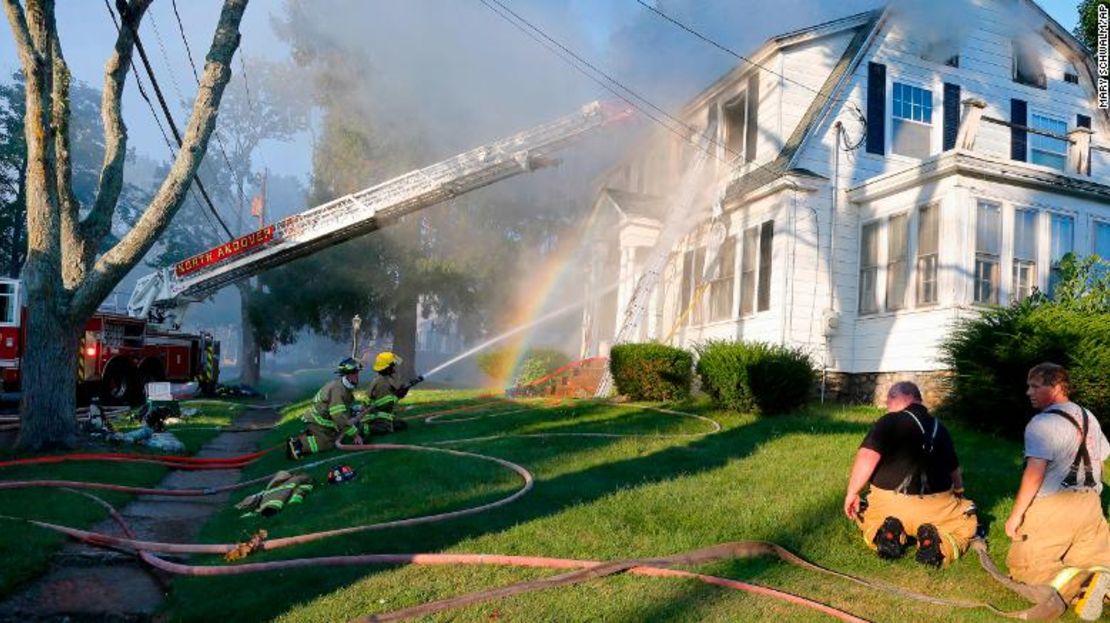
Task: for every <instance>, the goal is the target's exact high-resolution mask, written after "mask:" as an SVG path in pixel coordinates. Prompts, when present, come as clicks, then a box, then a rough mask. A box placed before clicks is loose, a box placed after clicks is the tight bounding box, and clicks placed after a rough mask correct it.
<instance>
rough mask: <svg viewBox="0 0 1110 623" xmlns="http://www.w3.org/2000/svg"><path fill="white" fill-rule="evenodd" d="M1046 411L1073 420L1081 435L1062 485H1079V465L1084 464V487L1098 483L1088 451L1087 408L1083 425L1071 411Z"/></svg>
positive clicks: (1072, 423) (1073, 424)
mask: <svg viewBox="0 0 1110 623" xmlns="http://www.w3.org/2000/svg"><path fill="white" fill-rule="evenodd" d="M1080 408H1082V407H1080ZM1044 412H1045V413H1054V414H1056V415H1059V416H1060V417H1062V418H1064V419H1065V420H1067V421H1068V422H1071V425H1072V426H1074V427H1075V430H1076V431H1078V432H1079V435H1080V438H1079V449H1078V450H1077V451H1076V452H1075V458H1074V459H1072V461H1071V467H1069V468H1068V475H1067V476H1066V477H1065V478H1064V481H1063V482H1062V483H1060V485H1061V486H1063V487H1067V488H1070V487H1077V486H1079V467H1080V465H1082V466H1083V485H1082V486H1084V487H1093V486H1095V484H1096V483H1095V476H1094V473H1093V472H1094V470H1093V468H1092V467H1091V455H1090V453H1089V452H1087V431H1088V429H1089V422H1090V418H1088V417H1087V415H1088V414H1087V410H1086V409H1083V425H1082V426H1080V425H1079V422H1076V421H1075V418H1073V417H1072V416H1071V415H1070V414H1069V413H1067V412H1066V411H1063V410H1061V409H1045V411H1044Z"/></svg>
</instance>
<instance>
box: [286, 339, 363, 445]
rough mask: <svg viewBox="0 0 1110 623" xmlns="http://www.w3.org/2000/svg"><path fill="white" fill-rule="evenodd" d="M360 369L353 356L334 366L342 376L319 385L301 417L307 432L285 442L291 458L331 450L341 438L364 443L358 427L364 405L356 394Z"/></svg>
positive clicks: (336, 371)
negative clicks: (321, 385)
mask: <svg viewBox="0 0 1110 623" xmlns="http://www.w3.org/2000/svg"><path fill="white" fill-rule="evenodd" d="M360 370H362V365H361V364H360V363H359V362H358V361H356V360H355V359H353V358H351V357H348V358H346V359H344V360H343V361H340V362H339V365H338V366H336V369H335V373H336V374H338V375H339V378H337V379H335V380H333V381H330V382H328V384H327V385H324V386H323V387H322V388H320V391H318V392H316V397H315V398H313V401H312V408H311V409H309V410H308V411H306V412H305V414H304V415H302V416H301V419H303V420H304V423H305V431H304V432H303V433H301V435H300V436H298V437H290V438H289V440H288V442H287V444H286V451H287V454H288V455H289V458H291V459H299V458H301V457H302V456H304V455H306V454H316V453H317V452H323V451H324V450H331V449H332V448H334V447H335V444H336V443H337V442H339V440H340V439H346V440H349V441H351V442H353V443H356V444H361V443H362V435H361V434H360V433H359V429H358V426H359V423H360V422H361V420H362V415H361V414H360V411H361V405H359V404H358V403H356V402H355V395H354V393H353V392H354V389H355V387H356V386H357V385H358V373H359V371H360Z"/></svg>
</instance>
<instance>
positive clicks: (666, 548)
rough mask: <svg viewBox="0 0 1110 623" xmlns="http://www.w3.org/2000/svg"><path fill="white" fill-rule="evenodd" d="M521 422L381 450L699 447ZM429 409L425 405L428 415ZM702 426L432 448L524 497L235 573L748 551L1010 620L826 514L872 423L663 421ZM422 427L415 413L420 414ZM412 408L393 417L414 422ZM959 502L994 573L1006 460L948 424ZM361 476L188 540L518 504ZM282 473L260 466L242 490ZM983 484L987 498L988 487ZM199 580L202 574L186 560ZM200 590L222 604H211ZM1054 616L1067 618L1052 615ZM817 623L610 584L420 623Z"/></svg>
mask: <svg viewBox="0 0 1110 623" xmlns="http://www.w3.org/2000/svg"><path fill="white" fill-rule="evenodd" d="M475 395H476V392H470V393H467V392H442V391H418V392H414V394H413V396H411V397H410V398H408V399H407V400H406V401H405V404H413V405H414V404H418V403H421V402H429V401H437V402H438V401H448V403H449V404H451V405H464V404H467V403H468V402H470V401H472V400H473V399H474V396H475ZM306 404H307V403H303V402H302V403H299V404H297V405H293V406H291V407H290V408H289V409H287V410H286V412H285V417H284V420H283V421H284V424H283V425H282V426H281V427H280V429H279V430H277V431H274V432H273V433H272V434H271V435H270V436H269V438H267V439H265V440H264V441H263V445H269V444H272V443H276V442H278V441H279V440H280V438H282V437H283V436H286V435H289V434H292V433H293V432H295V430H296V429H298V428H299V426H298V424H297V423H296V421H294V420H295V419H296V417H297V415H298V414H299V413H300V411H301V410H302V409H304V408H306ZM528 404H529V405H530V406H531V407H533V409H532V410H530V411H528V412H526V413H514V414H505V415H502V416H499V417H486V418H479V419H469V418H472V417H474V416H477V415H483V414H490V415H492V414H494V413H498V412H504V411H506V410H508V407H505V406H499V407H491V408H489V409H488V410H484V411H468V412H465V413H459V414H457V415H455V416H446V417H444V418H443V419H444V420H450V419H458V420H463V419H468V421H465V422H462V421H460V422H457V423H454V424H425V423H423V422H422V421H415V422H412V424H413V428H412V429H410V430H409V431H407V432H405V433H402V434H399V435H395V436H393V437H391V438H388V440H389V441H391V442H397V443H430V442H436V441H443V440H449V439H460V438H471V437H482V436H488V435H498V434H524V433H528V434H531V433H541V432H610V433H625V434H630V435H631V434H640V435H643V434H647V433H680V432H681V433H690V432H697V431H704V430H706V429H707V425H706V424H705V423H704V422H699V421H697V420H692V419H686V418H676V417H673V416H668V415H664V414H660V413H657V412H651V411H636V410H632V409H628V408H625V407H616V406H608V405H601V404H597V403H582V402H579V403H569V402H568V403H563V404H561V405H557V406H552V405H550V404H549V403H540V402H532V403H528ZM440 408H442V407H440ZM678 408H682V409H685V410H688V411H691V412H696V413H699V414H703V415H708V416H711V417H713V418H714V419H716V420H717V421H718V422H720V423H721V425H722V427H723V430H722V431H721V432H720V433H718V434H716V435H711V436H694V437H672V438H651V437H639V438H636V437H629V438H621V439H607V438H587V437H577V438H576V437H557V438H543V439H540V438H511V437H510V438H500V439H493V440H486V441H476V442H468V443H465V444H460V445H453V446H450V447H454V448H458V449H462V450H467V451H473V452H478V453H483V454H490V455H493V456H497V457H500V458H504V459H507V460H511V461H514V462H517V463H519V464H521V465H524V466H525V467H527V468H528V469H529V470H531V471H532V472H533V474H534V475H535V476H536V486H535V489H533V490H532V491H531V492H529V493H528V494H527V495H526V496H525V497H524V498H522V499H520V500H518V501H517V502H515V503H513V504H511V505H509V506H507V507H503V508H501V509H496V510H494V511H491V512H487V513H482V514H478V515H472V516H469V517H465V518H461V519H456V520H452V521H448V522H444V523H437V524H431V525H426V526H417V527H411V528H400V529H391V530H384V531H377V532H366V533H361V534H357V535H353V536H347V537H340V538H337V539H333V540H328V541H321V542H316V543H313V544H307V545H303V546H299V547H295V548H288V549H282V550H277V551H271V552H265V553H262V554H258V555H255V556H252V557H251V558H250V559H249V560H250V561H252V562H253V561H263V560H278V559H284V558H298V557H314V556H324V555H338V554H356V553H397V552H466V553H500V554H518V555H537V556H554V557H566V558H589V559H598V560H609V559H620V558H628V557H651V556H660V555H666V554H672V553H677V552H682V551H686V550H691V549H695V548H700V547H704V546H708V545H712V544H716V543H720V542H723V541H734V540H743V539H762V540H769V541H774V542H776V543H779V544H781V545H783V546H785V547H787V548H789V549H791V550H792V551H794V552H797V553H799V554H801V555H802V556H804V557H806V558H808V559H810V560H812V561H814V562H817V563H819V564H822V565H825V566H829V567H832V568H835V569H838V570H842V571H847V572H850V573H854V574H858V575H863V576H869V577H875V578H882V579H885V580H887V581H890V582H894V583H897V584H899V585H901V586H904V587H907V588H909V589H912V590H916V591H919V592H925V593H931V594H935V595H940V596H947V597H953V598H962V599H973V600H983V601H989V602H991V603H994V604H995V605H997V606H999V607H1002V608H1005V609H1018V608H1023V607H1025V604H1024V603H1023V602H1022V601H1021V600H1019V599H1018V598H1017V597H1015V596H1013V595H1011V594H1008V593H1007V592H1005V591H1004V590H1003V589H1002V588H1000V587H998V586H996V585H994V584H992V582H991V581H990V580H989V578H988V577H987V576H986V575H985V573H984V572H983V571H982V570H980V569H979V566H978V564H977V561H975V560H974V559H973V558H967V559H964V560H961V561H959V562H958V563H957V564H956V565H955V566H954V567H952V568H949V569H946V570H941V571H937V570H932V569H927V568H924V567H921V566H920V565H917V564H916V563H914V562H913V561H912V557H910V558H908V559H906V560H903V561H898V562H894V563H891V562H885V561H880V560H878V559H877V558H875V557H874V556H873V555H872V554H871V553H870V552H869V551H868V550H866V549H865V547H864V545H863V543H862V539H861V538H860V536H859V533H858V531H857V530H856V529H855V527H854V526H852V525H851V524H850V523H849V522H848V521H847V520H846V519H844V517H843V515H842V514H841V510H840V507H841V501H842V499H843V490H844V484H845V479H846V477H847V473H848V468H849V466H850V464H851V460H852V457H853V455H854V452H855V449H856V447H857V446H858V444H859V441H860V439H861V438H862V436H863V435H864V433H865V431H866V430H867V427H868V425H869V423H870V422H871V421H873V420H874V419H875V418H876V417H877V415H878V412H877V410H875V409H870V408H862V407H859V408H836V407H826V408H821V407H816V406H815V407H811V408H809V409H808V410H806V411H805V412H802V413H796V414H793V415H789V416H783V417H776V418H765V419H760V418H756V417H753V416H750V415H740V414H736V413H729V412H722V411H717V410H714V409H713V408H712V407H711V406H710V405H708V404H707V403H704V402H697V403H692V404H685V405H680V406H679V407H678ZM427 409H428V410H432V409H433V407H428V408H427ZM413 412H415V411H410V412H409V413H413ZM951 428H952V430H953V433H954V436H955V438H956V441H957V444H958V450H959V451H960V456H961V459H962V460H963V463H964V469H965V474H966V480H967V487H968V492H969V494H970V495H971V496H972V497H973V498H974V499H975V500H976V502H977V503H978V505H979V508H980V512H981V514H982V515H983V516H985V517H987V518H989V519H991V520H992V524H991V534H990V543H991V552H992V555H993V556H994V558H995V559H996V561H998V562H999V563H1000V565H1001V563H1002V562H1003V561H1004V559H1005V553H1006V550H1007V548H1008V540H1007V539H1006V537H1005V536H1004V534H1003V526H1002V523H1003V521H1002V520H1003V519H1004V518H1005V517H1006V515H1007V513H1008V511H1009V508H1010V506H1011V505H1012V496H1013V492H1014V491H1015V490H1016V488H1017V484H1018V479H1019V476H1020V471H1019V470H1020V455H1021V449H1020V446H1019V445H1017V444H1015V443H1011V442H1006V441H1001V440H998V439H996V438H992V437H988V436H985V435H981V434H978V433H974V432H970V431H968V430H966V429H964V428H962V427H960V426H957V425H952V426H951ZM336 461H337V462H340V461H342V462H345V463H349V464H351V465H352V466H354V467H355V469H356V470H358V471H359V477H358V479H357V480H355V481H353V482H352V483H348V484H343V485H327V484H323V480H324V471H325V469H326V466H321V467H318V468H316V469H314V470H312V472H311V473H312V474H313V475H314V476H315V477H316V478H317V482H318V483H320V485H319V486H317V488H316V490H315V491H314V492H313V493H312V494H311V496H310V497H309V499H308V500H307V501H306V503H305V504H304V505H303V506H301V507H293V508H291V509H289V510H287V511H285V512H283V513H282V514H279V515H277V516H275V517H273V518H270V519H241V518H239V517H238V513H237V512H236V511H234V510H233V509H230V508H229V509H228V510H227V511H226V512H224V513H222V514H218V515H216V516H215V517H213V518H212V520H211V521H210V522H209V523H208V524H207V525H206V526H205V528H204V529H203V531H202V535H201V538H202V540H203V541H204V542H229V541H236V540H240V539H242V538H243V537H244V536H245V535H247V534H249V533H251V532H252V531H254V530H257V529H258V528H260V527H265V528H266V529H267V530H269V531H270V534H271V536H288V535H293V534H299V533H303V532H308V531H315V530H322V529H328V528H336V527H342V526H348V525H353V524H364V523H372V522H379V521H386V520H391V519H400V518H404V517H411V516H415V515H423V514H428V513H434V512H442V511H445V510H452V509H458V508H463V507H468V506H473V505H477V504H481V503H484V502H488V501H491V500H493V499H497V498H500V497H502V496H505V495H507V494H509V493H510V492H512V491H514V490H516V488H517V487H518V486H519V481H518V480H517V479H516V478H515V476H513V475H512V474H511V473H509V472H507V471H504V470H502V469H501V468H499V467H497V466H494V465H491V464H488V463H484V462H481V461H477V460H473V459H463V458H456V457H449V456H437V455H425V454H422V453H408V452H383V453H373V454H365V455H360V456H355V457H345V458H340V457H339V455H338V454H336ZM286 465H288V463H287V462H286V461H285V459H284V458H283V457H279V456H269V457H266V459H264V460H263V461H260V462H259V463H258V464H255V465H253V466H251V467H250V468H248V470H247V471H246V472H245V473H244V477H254V476H259V475H263V474H266V473H268V472H271V471H273V470H276V469H280V468H281V467H283V466H286ZM988 483H989V486H988ZM194 562H195V563H197V564H220V561H219V560H218V559H217V558H215V557H196V558H195V559H194ZM699 571H703V572H706V573H711V574H716V575H723V576H727V577H731V578H736V579H740V580H745V581H750V582H754V583H758V584H765V585H769V586H774V587H777V588H781V589H784V590H787V591H790V592H793V593H796V594H800V595H804V596H807V597H810V598H813V599H817V600H819V601H823V602H825V603H828V604H831V605H834V606H837V607H840V608H843V609H846V610H849V611H851V612H853V613H855V614H858V615H859V616H862V617H864V618H867V619H870V620H874V621H924V620H967V621H988V620H995V618H996V617H993V616H992V615H990V614H989V613H987V612H984V611H961V612H955V613H954V612H951V611H949V610H948V609H946V608H942V607H938V606H933V605H928V604H922V603H906V602H902V601H899V600H897V599H894V598H893V597H890V596H888V595H885V594H878V593H874V592H871V591H868V590H866V589H864V588H861V587H859V586H856V585H854V584H850V583H847V582H845V581H841V580H837V579H834V578H828V577H824V576H818V575H815V574H813V573H810V572H807V571H803V570H800V569H797V568H794V567H791V566H789V565H786V564H783V563H779V562H777V561H774V560H749V561H728V562H721V563H717V564H713V565H708V566H705V567H703V568H701V569H699ZM550 573H551V572H547V571H539V570H527V569H513V568H494V567H454V568H439V567H419V566H408V567H390V568H385V567H378V568H372V567H367V568H357V569H356V568H315V569H304V570H297V571H291V572H268V573H262V574H254V575H244V576H233V577H222V578H219V579H208V578H179V579H177V580H175V583H174V590H173V591H172V593H171V595H170V598H169V601H168V602H167V606H166V614H167V615H168V616H169V618H170V619H171V620H184V621H206V620H216V619H220V620H241V621H255V620H266V619H277V620H281V621H336V620H347V619H350V618H352V617H357V616H363V615H367V614H372V613H375V612H384V611H390V610H395V609H399V608H403V607H407V606H412V605H416V604H420V603H424V602H426V601H430V600H435V599H442V598H446V597H450V596H454V595H458V594H461V593H465V592H470V591H474V590H479V589H484V588H490V587H496V586H501V585H504V584H508V583H512V582H515V581H519V580H522V579H526V578H535V577H541V576H544V575H548V574H550ZM215 592H218V593H219V595H220V596H221V597H220V599H212V598H211V596H212V595H213V594H214V593H215ZM1066 618H1070V619H1071V620H1074V617H1072V616H1071V615H1070V614H1069V615H1067V617H1066ZM775 619H785V620H790V621H796V620H802V621H810V620H813V621H818V620H820V621H825V620H829V619H828V618H827V617H825V616H824V615H820V614H818V613H815V612H813V611H810V610H806V609H803V608H800V607H797V606H792V605H788V604H784V603H781V602H778V601H776V600H774V599H770V598H767V597H759V596H753V595H749V594H746V593H742V592H738V591H731V590H728V589H722V588H716V587H711V586H707V585H703V584H700V583H696V582H694V581H676V580H671V579H657V578H643V577H634V576H620V577H612V578H607V579H602V580H598V581H592V582H589V583H585V584H581V585H577V586H572V587H565V588H557V589H552V590H548V591H541V592H535V593H530V594H527V595H521V596H516V597H511V598H507V599H503V600H498V601H494V602H490V603H485V604H479V605H474V606H470V607H467V608H463V609H460V610H455V611H451V612H448V613H445V614H442V615H439V617H433V618H432V619H431V620H444V621H446V620H452V621H491V620H506V621H516V620H524V621H587V620H588V621H660V620H664V621H672V620H673V621H749V620H767V621H770V620H775Z"/></svg>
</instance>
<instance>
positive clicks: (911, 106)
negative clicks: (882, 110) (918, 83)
mask: <svg viewBox="0 0 1110 623" xmlns="http://www.w3.org/2000/svg"><path fill="white" fill-rule="evenodd" d="M891 110H892V112H891V122H890V132H891V151H893V152H894V153H896V154H900V155H902V156H910V157H913V158H926V157H928V156H929V154H931V153H932V151H933V145H932V136H933V92H932V91H929V90H927V89H922V88H918V87H915V86H910V85H908V84H902V83H901V82H895V83H894V104H893V107H892V108H891Z"/></svg>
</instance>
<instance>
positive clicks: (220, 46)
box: [70, 0, 248, 318]
mask: <svg viewBox="0 0 1110 623" xmlns="http://www.w3.org/2000/svg"><path fill="white" fill-rule="evenodd" d="M247 1H248V0H225V1H224V6H223V10H222V11H221V13H220V21H219V23H218V24H217V26H216V34H215V36H214V37H213V40H212V46H211V48H210V49H209V51H208V56H207V63H205V66H204V76H203V77H202V79H201V84H200V87H199V89H198V90H197V97H196V100H195V101H194V102H193V110H192V114H191V115H190V117H189V124H188V126H187V127H186V128H185V139H184V142H183V145H182V147H181V149H180V150H179V151H178V152H177V157H176V159H175V160H174V163H173V166H172V167H171V169H170V172H169V174H168V175H167V176H166V179H165V181H163V182H162V186H161V188H159V189H158V192H157V194H156V195H155V196H154V199H153V200H151V202H150V205H149V206H148V207H147V209H146V211H145V212H144V213H143V215H142V216H141V217H140V218H139V221H138V222H137V223H136V224H135V226H134V227H133V228H132V229H131V231H129V232H128V233H127V234H126V235H125V236H124V237H123V239H122V240H120V241H119V243H117V244H116V245H115V246H114V247H112V248H111V249H110V250H109V251H108V252H107V253H105V254H104V255H103V256H102V257H101V258H100V259H99V260H97V262H96V264H95V265H94V266H93V269H92V272H90V273H89V275H88V276H87V277H86V278H85V280H84V282H83V283H82V284H81V286H80V287H79V288H78V290H77V292H76V293H75V295H74V299H73V302H72V306H71V310H70V313H71V314H72V317H74V318H83V317H85V316H86V315H88V314H90V313H92V312H93V311H95V310H96V306H97V305H98V304H99V302H100V301H101V300H103V299H104V297H105V296H107V295H108V293H109V292H110V291H111V289H112V288H113V287H114V286H115V284H117V283H119V281H120V280H121V279H122V278H123V277H124V275H126V273H127V271H128V270H130V269H131V268H132V267H133V266H134V265H135V263H136V262H138V261H139V259H140V258H142V256H143V255H144V254H145V253H146V252H147V251H148V250H150V247H151V246H153V244H154V242H155V241H156V240H157V239H158V237H159V236H161V235H162V232H163V231H165V229H166V227H167V226H168V225H169V223H170V221H171V219H172V218H173V216H174V214H176V213H177V210H178V209H179V208H180V207H181V204H182V203H183V202H184V200H185V193H186V192H187V191H188V189H189V184H190V183H191V182H192V179H193V175H195V174H196V171H197V168H198V167H199V166H200V162H201V160H202V159H203V158H204V154H205V151H206V149H207V147H208V139H209V138H210V137H211V135H212V130H213V128H215V126H216V113H217V111H218V110H219V106H220V98H221V97H222V96H223V92H224V87H226V86H227V82H228V80H229V79H230V78H231V58H232V57H233V56H234V54H235V50H236V48H238V46H239V37H240V35H239V23H240V22H241V21H242V18H243V12H244V10H245V9H246V6H247Z"/></svg>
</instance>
